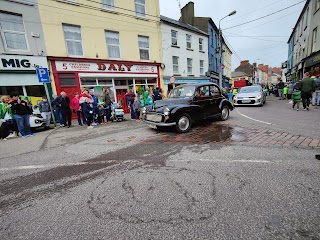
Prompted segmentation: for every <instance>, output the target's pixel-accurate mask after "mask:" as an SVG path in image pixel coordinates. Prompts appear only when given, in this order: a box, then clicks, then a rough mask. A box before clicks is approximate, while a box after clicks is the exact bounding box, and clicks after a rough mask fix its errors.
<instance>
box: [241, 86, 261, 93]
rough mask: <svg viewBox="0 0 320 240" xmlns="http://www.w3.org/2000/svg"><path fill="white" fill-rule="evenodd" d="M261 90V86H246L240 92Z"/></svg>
mask: <svg viewBox="0 0 320 240" xmlns="http://www.w3.org/2000/svg"><path fill="white" fill-rule="evenodd" d="M260 91H261V87H244V88H241V89H240V92H239V93H255V92H260Z"/></svg>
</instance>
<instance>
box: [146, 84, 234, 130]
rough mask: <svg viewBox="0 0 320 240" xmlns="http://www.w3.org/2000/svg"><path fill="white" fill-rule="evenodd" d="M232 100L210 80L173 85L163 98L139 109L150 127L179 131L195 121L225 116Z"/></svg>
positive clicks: (186, 128) (226, 117)
mask: <svg viewBox="0 0 320 240" xmlns="http://www.w3.org/2000/svg"><path fill="white" fill-rule="evenodd" d="M232 110H233V106H232V104H231V103H230V102H229V101H228V100H227V99H226V98H225V97H224V96H223V95H222V93H221V90H220V88H219V86H218V85H216V84H214V83H194V84H185V85H181V86H179V87H177V88H174V89H173V90H172V91H171V93H170V94H169V96H168V99H166V100H160V101H156V102H155V104H154V105H153V106H152V107H151V108H148V109H144V111H143V113H144V114H143V121H144V122H145V123H146V124H148V125H149V126H150V127H151V128H155V129H156V128H158V127H165V126H174V127H175V128H176V131H177V132H179V133H185V132H188V131H189V130H190V128H191V126H192V124H193V123H194V122H195V121H198V120H203V119H207V118H213V117H219V118H220V119H221V120H222V121H225V120H227V119H228V118H229V112H230V111H232Z"/></svg>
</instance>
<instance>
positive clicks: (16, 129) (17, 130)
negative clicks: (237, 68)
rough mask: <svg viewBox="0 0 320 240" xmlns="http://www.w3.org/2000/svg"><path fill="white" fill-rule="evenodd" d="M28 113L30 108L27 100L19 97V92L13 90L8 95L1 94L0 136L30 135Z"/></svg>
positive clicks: (31, 134) (30, 112)
mask: <svg viewBox="0 0 320 240" xmlns="http://www.w3.org/2000/svg"><path fill="white" fill-rule="evenodd" d="M30 114H32V108H30V105H29V103H28V102H27V101H25V100H22V99H21V98H19V94H18V93H16V92H13V93H11V94H10V96H2V97H1V103H0V120H1V127H0V138H1V139H3V140H8V138H14V137H18V136H19V135H20V136H21V137H22V138H27V137H32V136H33V133H31V129H30Z"/></svg>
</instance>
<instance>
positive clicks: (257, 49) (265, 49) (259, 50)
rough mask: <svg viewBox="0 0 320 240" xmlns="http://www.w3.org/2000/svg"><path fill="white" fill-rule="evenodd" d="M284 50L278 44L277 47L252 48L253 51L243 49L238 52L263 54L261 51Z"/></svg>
mask: <svg viewBox="0 0 320 240" xmlns="http://www.w3.org/2000/svg"><path fill="white" fill-rule="evenodd" d="M280 47H281V48H283V46H279V45H278V44H277V45H276V46H274V45H273V46H272V45H270V46H263V47H259V48H251V49H243V50H238V52H242V53H243V52H261V51H268V52H269V51H270V49H276V48H280Z"/></svg>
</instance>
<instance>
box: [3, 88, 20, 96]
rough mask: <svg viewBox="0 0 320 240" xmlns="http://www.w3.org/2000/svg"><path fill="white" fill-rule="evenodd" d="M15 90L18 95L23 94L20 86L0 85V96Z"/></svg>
mask: <svg viewBox="0 0 320 240" xmlns="http://www.w3.org/2000/svg"><path fill="white" fill-rule="evenodd" d="M13 92H17V93H19V95H23V89H22V87H21V86H10V87H0V96H3V95H8V96H9V95H10V93H13Z"/></svg>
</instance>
